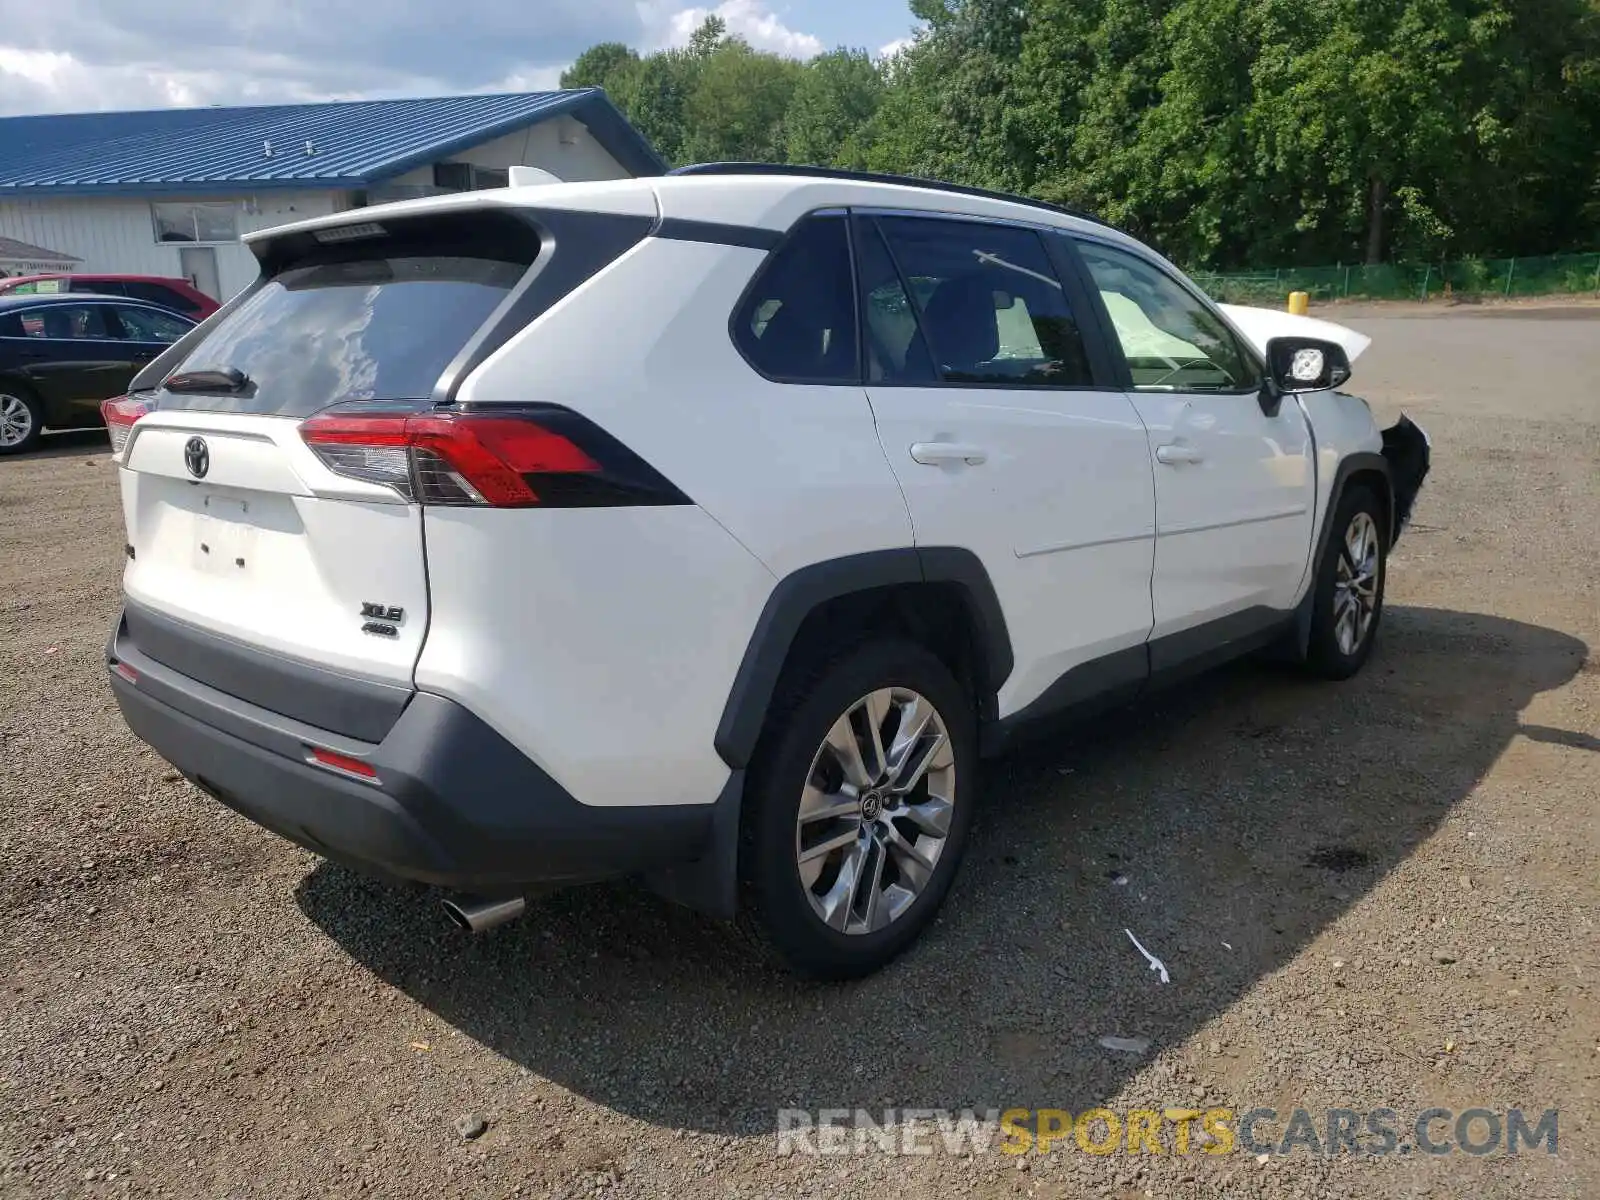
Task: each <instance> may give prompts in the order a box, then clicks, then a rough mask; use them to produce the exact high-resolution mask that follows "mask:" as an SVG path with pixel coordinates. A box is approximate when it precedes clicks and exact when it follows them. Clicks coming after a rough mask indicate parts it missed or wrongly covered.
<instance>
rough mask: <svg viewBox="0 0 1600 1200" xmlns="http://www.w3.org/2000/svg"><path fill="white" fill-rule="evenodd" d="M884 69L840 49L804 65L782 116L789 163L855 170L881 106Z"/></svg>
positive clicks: (862, 53) (864, 54)
mask: <svg viewBox="0 0 1600 1200" xmlns="http://www.w3.org/2000/svg"><path fill="white" fill-rule="evenodd" d="M883 90H884V77H883V71H882V70H881V69H880V68H879V67H878V65H877V64H876V63H874V62H873V61H872V58H871V56H870V55H868V54H867V52H866V51H865V50H847V49H844V48H843V47H841V48H839V49H838V50H834V51H832V52H831V53H828V54H820V55H818V56H817V57H816V58H814V59H812V60H811V61H810V62H809V63H807V64H806V65H805V68H804V70H802V71H801V72H800V78H799V80H798V81H797V82H796V84H795V88H794V95H793V98H792V99H791V100H790V101H789V109H788V111H787V112H786V113H785V114H784V118H783V127H784V128H783V137H784V152H785V157H786V160H787V161H788V162H791V163H814V164H817V165H819V166H843V167H856V166H860V165H863V164H864V163H865V161H866V142H865V138H864V136H863V134H864V131H865V129H866V127H867V125H868V123H869V122H870V121H871V120H872V118H873V116H874V115H875V114H876V113H877V111H878V106H879V105H880V104H881V103H882V102H883Z"/></svg>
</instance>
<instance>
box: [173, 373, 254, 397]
mask: <svg viewBox="0 0 1600 1200" xmlns="http://www.w3.org/2000/svg"><path fill="white" fill-rule="evenodd" d="M165 386H166V389H167V391H169V392H220V393H221V394H223V395H225V396H232V395H237V394H238V393H239V392H243V391H247V390H248V389H249V388H250V387H251V386H253V385H252V383H251V379H250V376H248V375H246V374H245V373H244V372H243V371H241V370H239V368H238V367H229V368H228V369H227V370H225V371H180V372H179V373H178V374H176V375H174V376H172V377H171V378H170V379H168V380H167V382H166V384H165Z"/></svg>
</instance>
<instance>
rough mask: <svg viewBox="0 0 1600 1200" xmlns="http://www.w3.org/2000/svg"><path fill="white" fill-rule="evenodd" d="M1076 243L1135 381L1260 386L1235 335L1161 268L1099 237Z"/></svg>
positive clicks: (1181, 387) (1167, 387) (1174, 388)
mask: <svg viewBox="0 0 1600 1200" xmlns="http://www.w3.org/2000/svg"><path fill="white" fill-rule="evenodd" d="M1078 250H1079V252H1080V253H1081V254H1082V255H1083V261H1084V262H1085V263H1086V264H1087V265H1088V268H1089V273H1090V275H1092V276H1093V277H1094V284H1095V287H1096V288H1098V289H1099V292H1100V298H1101V300H1103V301H1104V302H1105V306H1106V312H1107V314H1109V316H1110V317H1111V324H1112V327H1113V328H1115V329H1116V331H1117V340H1118V341H1119V342H1120V343H1121V344H1122V353H1123V355H1124V356H1125V357H1126V358H1127V360H1128V369H1129V371H1130V372H1132V375H1133V385H1134V387H1135V388H1138V389H1141V390H1150V391H1163V392H1234V391H1247V390H1253V389H1254V388H1256V387H1259V386H1260V382H1261V380H1260V372H1259V371H1258V370H1257V369H1256V367H1255V364H1254V363H1253V362H1252V360H1251V359H1250V358H1249V356H1247V355H1246V354H1245V352H1244V350H1243V349H1242V348H1241V347H1240V345H1239V342H1238V339H1237V338H1235V337H1234V336H1233V334H1232V332H1230V331H1229V329H1228V327H1227V326H1226V325H1224V324H1223V323H1222V321H1221V320H1219V319H1218V318H1217V316H1216V315H1215V314H1214V313H1212V312H1211V310H1210V309H1208V308H1207V307H1206V306H1205V305H1204V304H1202V303H1201V302H1200V300H1199V299H1198V298H1196V297H1195V296H1194V295H1193V294H1191V293H1190V292H1189V290H1188V289H1187V288H1185V287H1183V286H1182V285H1181V284H1179V283H1178V281H1177V280H1175V279H1173V278H1172V277H1171V276H1169V275H1168V274H1167V273H1166V272H1165V271H1162V270H1160V269H1159V268H1158V267H1156V266H1154V265H1153V264H1151V263H1149V262H1147V261H1146V260H1145V259H1143V258H1141V257H1139V256H1138V255H1136V254H1129V253H1127V252H1125V251H1122V250H1114V249H1112V248H1111V247H1109V246H1102V245H1100V244H1099V243H1098V242H1080V243H1078Z"/></svg>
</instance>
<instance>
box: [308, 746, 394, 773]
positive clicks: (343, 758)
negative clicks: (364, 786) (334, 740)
mask: <svg viewBox="0 0 1600 1200" xmlns="http://www.w3.org/2000/svg"><path fill="white" fill-rule="evenodd" d="M311 761H312V762H314V763H316V764H317V765H318V766H319V767H330V768H332V769H333V770H335V771H343V772H344V773H345V774H346V775H359V776H360V777H361V778H362V779H377V778H378V772H377V771H375V770H374V769H373V767H372V764H370V763H366V762H363V761H362V760H361V759H359V758H351V757H350V756H349V755H348V754H340V753H339V752H338V751H336V750H324V749H323V748H322V747H321V746H312V747H311Z"/></svg>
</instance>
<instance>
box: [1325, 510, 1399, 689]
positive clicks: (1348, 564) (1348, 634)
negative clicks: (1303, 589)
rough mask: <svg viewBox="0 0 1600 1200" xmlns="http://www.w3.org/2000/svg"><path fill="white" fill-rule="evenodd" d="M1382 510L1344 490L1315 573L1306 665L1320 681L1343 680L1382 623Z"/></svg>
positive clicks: (1366, 652) (1361, 660) (1384, 538)
mask: <svg viewBox="0 0 1600 1200" xmlns="http://www.w3.org/2000/svg"><path fill="white" fill-rule="evenodd" d="M1383 530H1384V510H1383V505H1382V504H1381V503H1380V502H1379V500H1378V497H1377V496H1376V495H1374V494H1373V492H1372V491H1371V489H1369V488H1366V487H1355V488H1351V489H1350V490H1349V491H1347V492H1346V493H1345V494H1344V496H1343V497H1342V498H1341V499H1340V501H1339V507H1338V509H1336V510H1335V512H1334V514H1333V526H1332V533H1331V535H1330V536H1329V538H1328V545H1327V547H1326V548H1325V549H1324V550H1323V553H1322V562H1321V564H1320V565H1319V567H1318V569H1317V579H1316V584H1315V587H1316V593H1315V596H1314V598H1313V601H1312V609H1311V639H1310V642H1309V643H1308V645H1307V647H1306V665H1307V667H1308V668H1310V670H1311V671H1313V672H1314V673H1315V674H1317V675H1321V676H1322V677H1323V678H1324V679H1349V678H1350V677H1351V676H1352V675H1354V674H1355V673H1356V672H1357V671H1359V670H1361V668H1362V666H1363V665H1364V664H1365V663H1366V661H1367V658H1368V656H1369V655H1371V653H1372V643H1373V642H1374V641H1375V640H1376V639H1377V636H1378V626H1379V624H1380V623H1381V622H1382V620H1383V585H1384V581H1385V577H1386V576H1387V574H1388V556H1389V545H1388V540H1389V539H1388V537H1387V536H1386V535H1385V534H1384V532H1383Z"/></svg>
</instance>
